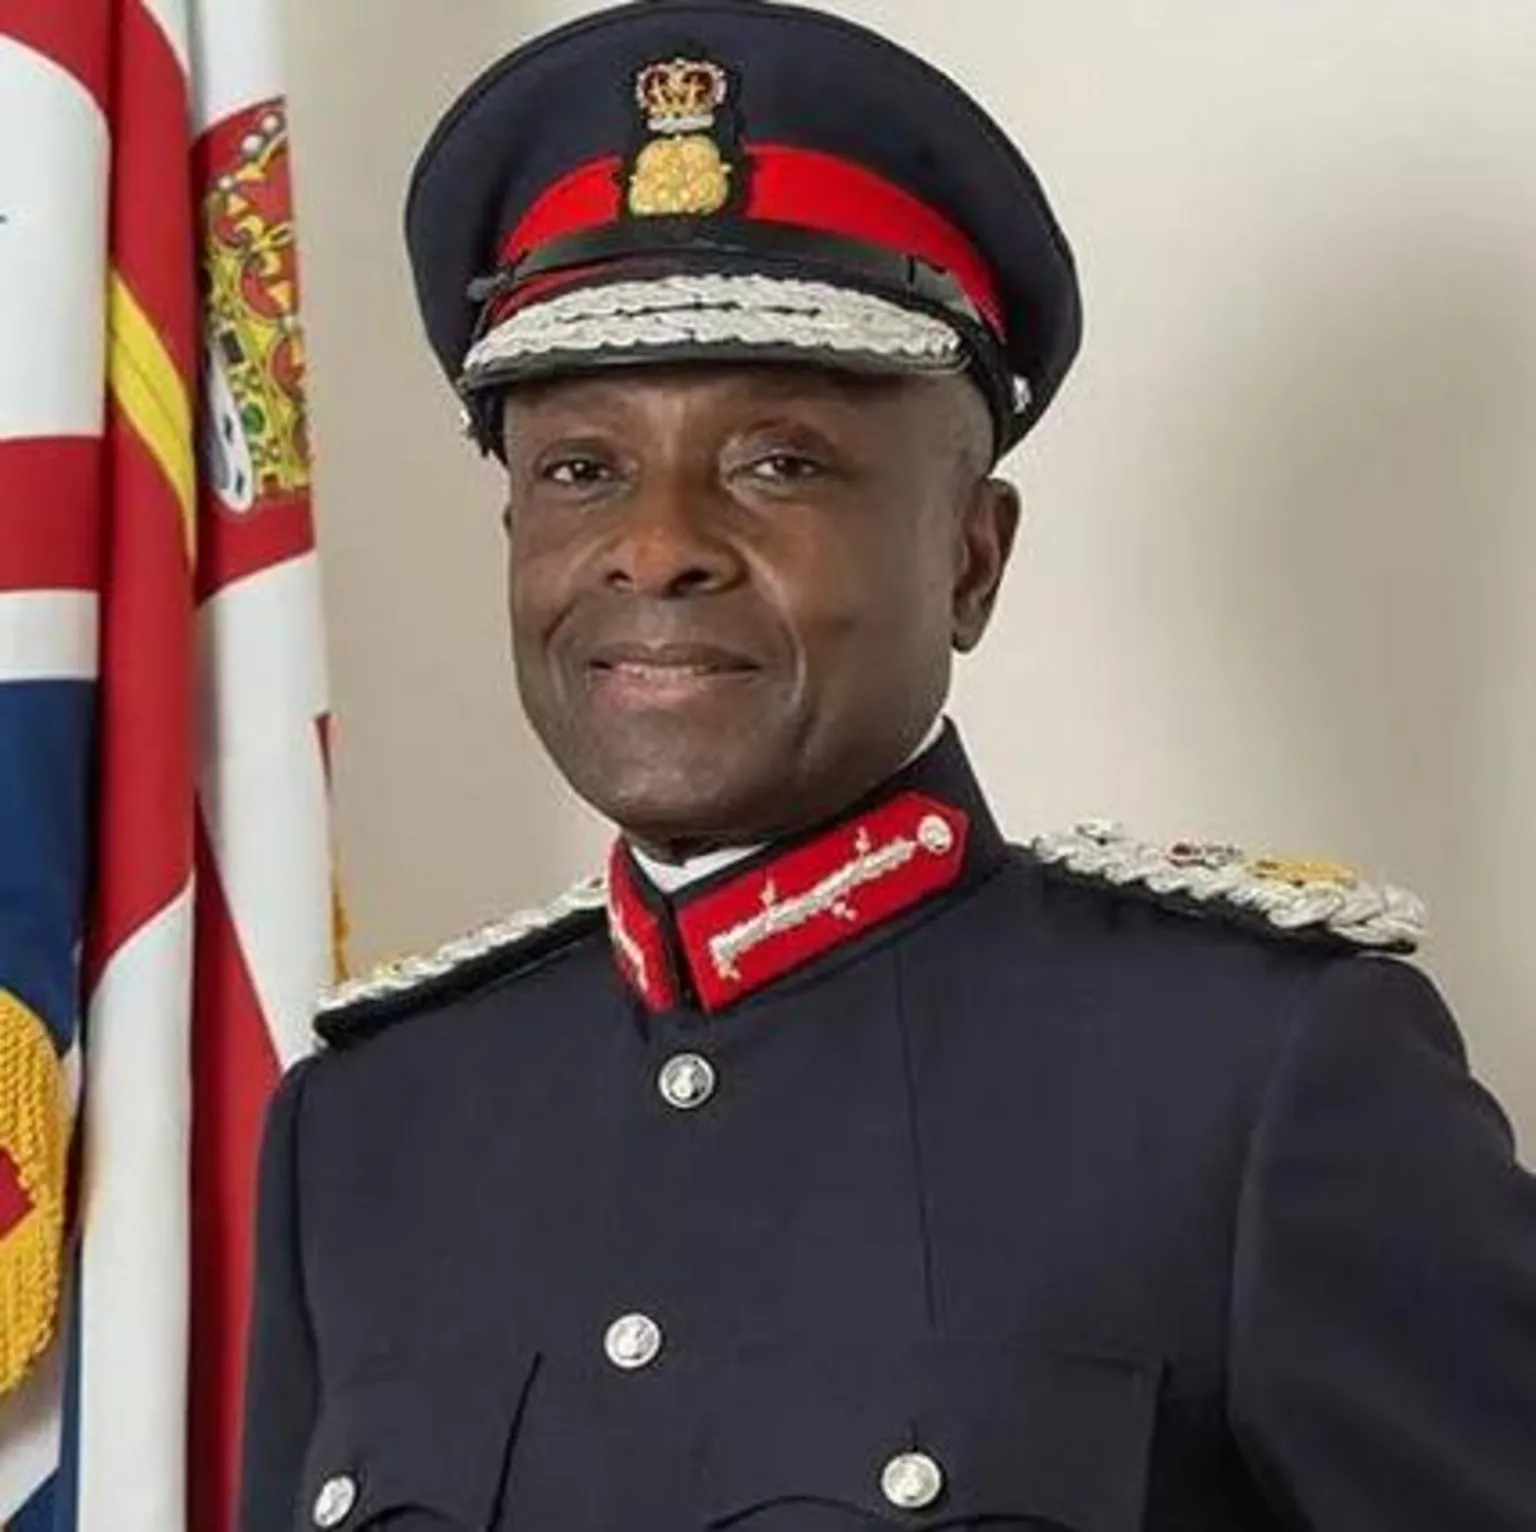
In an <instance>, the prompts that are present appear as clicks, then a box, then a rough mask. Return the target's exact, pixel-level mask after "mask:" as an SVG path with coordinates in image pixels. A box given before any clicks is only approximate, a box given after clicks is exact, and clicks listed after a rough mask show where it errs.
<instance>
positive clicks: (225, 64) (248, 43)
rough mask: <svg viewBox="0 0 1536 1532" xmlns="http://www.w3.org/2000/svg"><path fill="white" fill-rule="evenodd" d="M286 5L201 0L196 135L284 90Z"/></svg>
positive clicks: (195, 63)
mask: <svg viewBox="0 0 1536 1532" xmlns="http://www.w3.org/2000/svg"><path fill="white" fill-rule="evenodd" d="M280 9H281V8H280V7H279V6H276V5H274V4H272V0H198V4H197V26H196V27H195V28H194V29H193V39H192V46H193V57H192V79H193V82H194V100H193V107H192V130H193V133H194V134H199V133H202V132H205V131H206V130H207V129H208V128H211V127H212V126H213V125H214V124H215V123H217V122H222V121H223V120H224V119H225V118H226V117H229V116H231V115H233V114H234V113H235V112H241V111H244V110H245V109H246V107H249V106H255V105H256V104H257V102H260V101H270V100H272V99H273V97H275V96H280V95H282V93H283V59H282V49H281V46H280V44H281V41H282V40H281V38H280V37H279V35H278V12H279V10H280Z"/></svg>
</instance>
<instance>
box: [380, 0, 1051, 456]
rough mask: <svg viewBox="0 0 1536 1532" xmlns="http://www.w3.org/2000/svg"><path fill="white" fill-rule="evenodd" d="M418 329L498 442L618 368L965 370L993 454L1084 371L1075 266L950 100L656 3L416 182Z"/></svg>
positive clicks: (726, 4) (481, 90)
mask: <svg viewBox="0 0 1536 1532" xmlns="http://www.w3.org/2000/svg"><path fill="white" fill-rule="evenodd" d="M406 239H407V245H408V247H409V252H410V258H411V264H412V269H413V273H414V277H415V282H416V290H417V295H418V298H419V302H420V305H421V311H422V315H423V319H424V321H425V325H426V330H427V333H428V336H429V338H430V340H431V343H432V346H433V348H434V350H435V351H436V353H437V356H438V359H439V360H440V362H441V364H442V367H443V369H444V371H445V372H446V373H447V374H448V376H449V378H450V379H451V380H452V381H453V382H454V383H455V385H456V386H457V387H458V389H459V391H460V393H461V395H462V396H463V399H464V401H465V404H466V407H467V409H468V411H469V416H470V421H471V426H472V429H473V431H474V434H475V435H477V436H478V438H479V440H480V442H481V444H482V446H484V447H487V448H489V449H491V450H495V446H496V436H497V429H496V409H495V402H496V401H497V400H498V399H499V398H500V397H501V395H502V393H503V392H504V390H505V389H506V388H507V387H508V386H510V385H512V384H515V383H517V382H520V381H525V380H530V379H534V378H539V377H548V376H552V375H557V374H561V373H568V372H579V371H586V370H590V369H593V368H597V367H602V366H610V365H614V364H634V363H637V362H644V361H684V360H712V359H717V360H776V361H803V362H809V363H813V364H817V365H825V366H830V367H833V368H837V369H841V370H848V371H854V372H869V373H876V374H880V373H906V372H919V373H921V372H930V373H945V372H950V373H960V372H964V373H968V374H969V375H970V376H971V377H973V378H974V380H975V381H976V383H977V385H978V386H979V387H980V389H981V391H982V393H983V394H984V395H985V397H986V399H987V402H988V404H989V406H990V408H991V412H992V416H993V420H994V423H995V428H996V446H997V449H998V451H999V453H1001V452H1002V451H1004V450H1006V449H1007V448H1008V447H1010V446H1012V445H1013V444H1014V443H1015V442H1017V441H1018V440H1019V439H1020V438H1021V437H1022V436H1023V435H1024V433H1025V432H1026V431H1027V430H1028V429H1029V428H1030V426H1031V425H1033V424H1034V422H1035V421H1036V420H1037V419H1038V418H1039V416H1040V414H1041V413H1042V412H1043V411H1044V409H1045V407H1046V406H1047V404H1048V403H1049V402H1050V400H1051V398H1052V396H1053V395H1054V394H1055V392H1056V390H1057V388H1058V386H1059V385H1060V383H1061V381H1062V378H1063V376H1064V375H1065V373H1066V371H1067V368H1068V367H1069V365H1070V364H1071V361H1072V358H1073V356H1074V354H1075V352H1076V350H1077V346H1078V341H1079V337H1080V331H1081V313H1080V302H1079V295H1078V287H1077V279H1076V275H1075V270H1074V266H1073V260H1072V253H1071V250H1070V248H1069V246H1068V244H1067V241H1066V239H1065V237H1064V236H1063V234H1062V232H1061V229H1060V228H1059V226H1058V225H1057V222H1056V219H1055V217H1054V216H1053V214H1052V212H1051V208H1050V206H1049V204H1048V203H1047V201H1046V197H1045V194H1044V192H1043V191H1042V190H1041V187H1040V183H1039V181H1038V180H1037V179H1036V177H1035V175H1034V173H1033V171H1032V170H1031V169H1030V167H1029V166H1028V164H1027V163H1026V162H1025V160H1024V158H1023V156H1022V155H1021V154H1020V152H1019V150H1018V149H1017V148H1016V147H1015V145H1014V144H1013V143H1012V142H1011V141H1010V139H1009V138H1008V135H1007V134H1006V133H1004V132H1003V130H1002V129H1001V128H1000V127H999V126H998V124H997V123H996V122H995V121H994V120H993V119H992V118H991V117H989V116H988V115H987V113H986V112H985V111H984V110H983V109H982V108H981V107H980V106H979V105H978V104H977V103H976V102H975V101H974V100H972V98H971V97H970V96H968V95H967V94H966V93H965V92H964V91H963V90H962V89H961V88H960V87H959V86H958V85H957V84H955V82H954V81H953V80H951V79H949V78H948V77H946V76H945V75H944V74H942V73H941V72H940V71H939V70H937V69H935V68H934V67H932V66H931V65H929V64H927V63H926V62H924V61H923V60H921V59H919V58H917V57H915V56H914V55H912V54H911V53H908V52H906V51H905V50H904V49H902V48H899V47H897V46H896V45H895V44H893V43H891V42H890V41H888V40H887V39H885V38H883V37H881V36H879V35H878V34H877V33H875V32H872V31H870V30H868V29H866V28H864V27H861V26H857V25H855V24H853V23H851V22H849V21H847V20H845V19H842V18H840V17H835V16H831V15H827V14H824V13H822V12H819V11H815V10H810V9H806V8H802V7H800V6H795V5H785V4H780V3H776V0H641V3H631V4H625V5H619V6H616V7H613V8H610V9H607V10H603V11H600V12H597V13H595V14H591V15H588V16H585V17H582V18H580V19H578V20H576V21H574V22H571V23H569V24H567V25H565V26H563V27H560V28H558V29H557V30H555V31H552V32H549V33H547V34H545V35H544V36H542V37H539V38H536V39H535V40H533V41H532V42H530V43H528V44H526V45H525V46H523V47H521V48H518V49H517V50H515V51H514V52H512V53H511V54H509V55H508V56H507V57H505V58H503V59H502V60H501V61H500V62H498V63H497V64H495V65H494V66H493V67H492V68H490V69H489V70H488V71H487V72H486V73H485V74H483V75H482V76H481V77H480V78H479V79H478V80H477V81H476V82H475V83H474V84H472V85H471V86H470V87H469V88H468V89H467V90H466V91H465V92H464V93H463V94H462V95H461V96H460V98H459V99H458V101H457V102H455V103H454V105H453V106H452V107H451V108H450V109H449V110H448V112H447V114H446V115H445V116H444V118H443V119H442V121H441V123H440V124H439V125H438V127H437V129H436V130H435V131H434V133H433V134H432V136H431V138H430V139H429V141H428V143H427V145H426V147H425V148H424V150H423V151H422V154H421V157H420V159H419V161H418V163H417V166H416V169H415V172H414V175H413V176H412V180H411V187H410V193H409V197H408V200H407V208H406Z"/></svg>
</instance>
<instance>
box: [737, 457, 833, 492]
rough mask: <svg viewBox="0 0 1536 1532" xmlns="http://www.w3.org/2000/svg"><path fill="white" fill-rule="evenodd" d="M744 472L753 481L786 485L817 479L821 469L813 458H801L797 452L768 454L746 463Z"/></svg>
mask: <svg viewBox="0 0 1536 1532" xmlns="http://www.w3.org/2000/svg"><path fill="white" fill-rule="evenodd" d="M746 471H747V473H748V474H749V475H750V476H751V477H752V478H754V479H765V480H767V481H768V482H770V483H773V484H786V483H798V482H800V481H803V480H805V479H814V478H817V477H818V476H819V475H820V474H821V472H822V467H821V464H820V463H818V462H817V461H816V460H815V459H814V458H809V457H803V456H802V455H801V454H800V453H798V452H770V453H768V454H767V455H766V456H765V457H760V458H755V459H754V460H753V461H752V462H750V463H748V464H747V469H746Z"/></svg>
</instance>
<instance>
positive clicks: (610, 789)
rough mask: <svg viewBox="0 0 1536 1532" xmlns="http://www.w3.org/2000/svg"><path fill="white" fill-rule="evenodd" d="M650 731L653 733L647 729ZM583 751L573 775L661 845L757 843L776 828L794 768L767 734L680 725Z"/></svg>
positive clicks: (596, 804)
mask: <svg viewBox="0 0 1536 1532" xmlns="http://www.w3.org/2000/svg"><path fill="white" fill-rule="evenodd" d="M647 732H648V733H649V731H647ZM626 744H627V748H618V747H609V748H604V749H602V750H593V751H590V752H583V759H582V761H581V764H580V766H579V767H578V766H574V763H573V769H571V770H569V771H567V773H566V775H567V778H568V780H569V781H570V783H571V786H572V787H574V788H575V790H576V791H577V792H578V793H580V795H581V796H582V797H583V798H584V799H585V800H586V801H587V803H589V804H590V805H591V806H592V807H593V808H594V809H596V810H597V811H598V813H600V814H602V815H603V816H604V818H606V819H608V820H610V821H611V822H612V823H614V824H616V825H617V826H618V827H619V828H620V829H622V830H623V831H624V832H625V833H626V834H627V835H629V836H630V837H631V838H632V839H634V840H636V841H638V842H640V843H641V844H642V845H645V846H648V847H652V848H655V849H659V850H666V849H668V848H671V847H674V846H677V847H684V846H686V847H688V848H690V849H705V848H713V847H719V846H736V845H748V844H753V843H755V842H756V841H759V840H761V839H763V838H764V837H765V836H766V835H768V834H770V833H772V831H773V828H774V823H775V821H776V819H777V818H778V817H779V816H781V815H782V814H783V812H784V809H785V807H786V800H787V798H788V797H790V796H791V789H792V783H793V779H794V775H795V773H794V768H793V765H792V763H791V761H790V760H789V759H788V758H787V756H785V755H784V754H783V753H779V754H775V753H774V752H772V751H769V750H765V749H763V745H764V744H765V741H764V739H763V737H762V736H761V735H754V736H753V737H751V738H742V737H738V738H735V739H731V738H722V737H721V736H720V734H719V732H718V731H698V732H695V731H692V730H677V731H671V732H668V733H666V734H665V735H664V736H663V737H650V738H646V739H644V740H635V739H633V738H631V739H629V740H627V741H626Z"/></svg>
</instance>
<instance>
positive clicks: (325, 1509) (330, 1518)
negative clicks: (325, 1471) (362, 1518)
mask: <svg viewBox="0 0 1536 1532" xmlns="http://www.w3.org/2000/svg"><path fill="white" fill-rule="evenodd" d="M356 1504H357V1480H356V1479H354V1478H353V1477H352V1475H351V1474H345V1473H339V1474H337V1475H336V1476H335V1478H332V1479H327V1480H326V1481H325V1483H324V1484H322V1485H321V1486H320V1493H319V1494H318V1495H316V1496H315V1510H314V1522H315V1525H316V1526H317V1527H320V1528H322V1529H323V1532H330V1529H331V1528H332V1527H339V1526H340V1525H341V1524H342V1522H344V1521H345V1520H346V1519H347V1517H349V1516H350V1515H351V1514H352V1509H353V1507H354V1506H355V1505H356Z"/></svg>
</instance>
